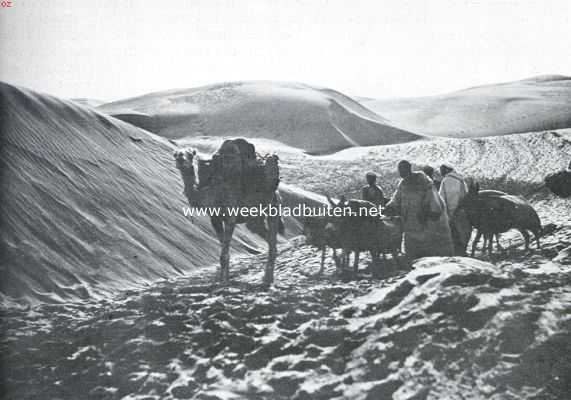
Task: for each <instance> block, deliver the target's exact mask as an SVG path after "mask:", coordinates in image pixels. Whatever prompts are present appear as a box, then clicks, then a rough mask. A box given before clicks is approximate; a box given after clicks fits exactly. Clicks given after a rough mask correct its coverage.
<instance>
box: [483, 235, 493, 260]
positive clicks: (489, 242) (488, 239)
mask: <svg viewBox="0 0 571 400" xmlns="http://www.w3.org/2000/svg"><path fill="white" fill-rule="evenodd" d="M484 242H485V243H487V245H488V255H489V256H490V257H491V256H492V253H493V248H492V247H493V246H494V234H493V233H486V234H485V235H484Z"/></svg>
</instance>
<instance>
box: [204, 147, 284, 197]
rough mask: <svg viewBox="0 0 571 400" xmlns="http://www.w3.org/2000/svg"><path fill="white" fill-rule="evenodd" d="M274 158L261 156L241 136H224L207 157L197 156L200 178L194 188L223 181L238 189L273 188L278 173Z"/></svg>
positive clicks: (278, 179)
mask: <svg viewBox="0 0 571 400" xmlns="http://www.w3.org/2000/svg"><path fill="white" fill-rule="evenodd" d="M277 160H278V158H277V156H275V155H266V156H261V155H260V154H258V153H256V149H255V147H254V145H253V144H251V143H250V142H248V141H247V140H245V139H241V138H239V139H228V140H225V141H224V143H222V145H221V146H220V148H219V149H218V150H217V151H216V153H214V154H213V155H212V158H211V159H210V160H200V159H199V160H198V170H199V171H200V181H199V183H198V186H197V188H198V189H199V190H200V189H202V188H206V187H210V186H213V185H217V184H221V183H224V184H227V185H231V186H234V187H236V188H239V189H240V190H241V191H242V192H273V191H275V190H276V189H277V187H278V184H279V181H280V177H279V166H278V161H277Z"/></svg>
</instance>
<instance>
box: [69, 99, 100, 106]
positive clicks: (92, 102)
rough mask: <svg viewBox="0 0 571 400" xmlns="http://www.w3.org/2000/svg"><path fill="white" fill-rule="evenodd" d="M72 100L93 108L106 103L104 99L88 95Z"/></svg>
mask: <svg viewBox="0 0 571 400" xmlns="http://www.w3.org/2000/svg"><path fill="white" fill-rule="evenodd" d="M71 101H73V102H74V103H78V104H81V105H82V106H87V107H93V108H95V107H99V106H100V105H103V104H105V102H104V101H103V100H97V99H90V98H86V97H82V98H76V99H71Z"/></svg>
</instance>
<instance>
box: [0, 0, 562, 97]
mask: <svg viewBox="0 0 571 400" xmlns="http://www.w3.org/2000/svg"><path fill="white" fill-rule="evenodd" d="M11 1H12V7H11V8H0V55H1V56H0V80H2V81H5V82H8V83H12V84H16V85H20V86H24V87H28V88H31V89H34V90H37V91H40V92H44V93H49V94H53V95H56V96H60V97H67V98H74V97H86V98H93V99H100V100H104V101H111V100H117V99H121V98H127V97H132V96H135V95H140V94H144V93H148V92H153V91H159V90H165V89H172V88H188V87H196V86H202V85H207V84H211V83H217V82H227V81H240V80H277V81H295V82H304V83H307V84H312V85H316V86H323V87H329V88H332V89H336V90H339V91H341V92H343V93H345V94H348V95H351V96H366V97H373V98H386V97H408V96H425V95H433V94H439V93H445V92H450V91H454V90H458V89H462V88H466V87H470V86H475V85H480V84H487V83H496V82H504V81H511V80H517V79H523V78H528V77H531V76H535V75H542V74H563V75H571V1H569V0H561V1H557V0H551V1H550V0H537V1H536V0H513V1H512V0H449V1H448V0H442V1H440V0H430V1H428V0H426V1H423V0H408V1H407V0H394V1H388V0H371V1H368V0H361V1H360V0H180V1H179V0H120V1H119V0H11Z"/></svg>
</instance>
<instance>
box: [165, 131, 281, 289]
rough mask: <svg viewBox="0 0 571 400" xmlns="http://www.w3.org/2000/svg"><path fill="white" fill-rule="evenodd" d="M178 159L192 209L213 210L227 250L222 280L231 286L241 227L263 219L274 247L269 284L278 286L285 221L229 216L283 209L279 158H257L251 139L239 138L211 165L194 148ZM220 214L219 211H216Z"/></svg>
mask: <svg viewBox="0 0 571 400" xmlns="http://www.w3.org/2000/svg"><path fill="white" fill-rule="evenodd" d="M174 159H175V162H176V167H177V169H178V170H179V171H180V173H181V176H182V179H183V183H184V194H185V195H186V197H187V199H188V202H189V204H190V206H191V207H197V208H205V209H206V210H207V211H210V223H211V225H212V227H213V228H214V230H215V231H216V235H217V237H218V240H219V242H220V245H221V253H220V281H221V282H222V283H224V284H226V283H228V282H229V264H230V242H231V241H232V235H233V233H234V229H235V226H236V225H237V224H241V223H248V222H254V223H256V225H259V222H260V221H259V220H260V219H261V218H263V219H265V222H266V225H267V230H266V241H267V242H268V248H269V251H268V261H267V263H266V270H265V274H264V283H265V284H266V285H270V284H272V283H273V279H274V265H275V259H276V255H277V248H276V246H277V234H278V232H279V231H280V227H282V228H283V224H280V223H281V219H280V217H279V216H267V217H265V218H264V217H250V216H243V215H240V214H238V215H236V214H235V213H230V212H228V211H229V210H230V209H233V210H236V209H239V208H241V207H248V208H250V207H258V206H259V205H262V206H273V207H278V206H279V203H280V201H281V200H280V197H279V194H278V192H277V188H278V185H279V166H278V156H277V155H275V154H274V155H269V156H266V157H263V158H262V157H256V155H255V151H254V149H253V145H251V144H250V143H248V142H247V141H246V140H245V139H234V140H227V141H225V142H224V143H223V144H222V146H221V147H220V149H219V150H218V152H217V153H216V154H215V155H214V156H213V157H212V158H211V159H210V160H203V159H201V157H200V156H199V155H198V153H197V152H196V150H193V149H188V148H186V149H180V150H176V151H175V152H174ZM215 209H217V210H218V211H217V212H213V210H215ZM261 222H262V224H263V222H264V221H261Z"/></svg>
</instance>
